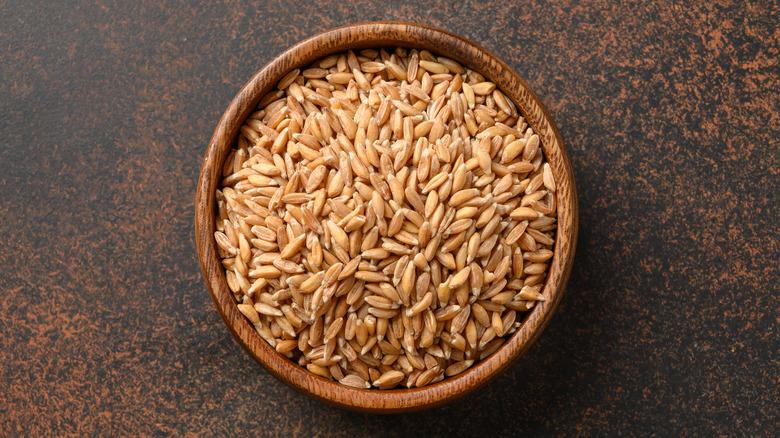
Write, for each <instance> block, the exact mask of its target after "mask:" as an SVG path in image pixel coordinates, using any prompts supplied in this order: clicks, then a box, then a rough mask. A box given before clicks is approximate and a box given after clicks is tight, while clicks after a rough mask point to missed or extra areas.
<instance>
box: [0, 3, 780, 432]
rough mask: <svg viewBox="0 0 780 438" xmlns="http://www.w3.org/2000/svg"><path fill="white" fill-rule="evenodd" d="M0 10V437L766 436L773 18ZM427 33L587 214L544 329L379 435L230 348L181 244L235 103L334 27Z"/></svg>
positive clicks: (215, 6) (596, 8)
mask: <svg viewBox="0 0 780 438" xmlns="http://www.w3.org/2000/svg"><path fill="white" fill-rule="evenodd" d="M635 3H637V2H629V3H626V4H618V3H617V2H609V1H585V2H573V1H563V2H555V3H554V4H548V3H545V2H537V1H531V2H522V3H520V2H518V3H513V2H499V1H467V2H464V3H462V4H458V5H457V6H456V5H453V4H450V3H448V2H418V1H413V2H412V1H410V2H397V1H396V2H390V3H388V4H386V3H384V2H376V1H371V2H368V1H363V0H358V1H356V2H355V3H354V4H352V3H348V2H334V3H329V2H325V1H317V0H315V1H294V2H279V1H268V2H265V1H252V2H230V1H108V0H97V1H84V0H73V1H67V2H62V4H53V3H51V2H46V1H40V0H26V1H24V2H11V1H5V0H0V218H2V220H0V242H2V243H0V248H2V250H1V251H0V267H2V271H1V272H0V292H1V293H0V333H2V336H0V435H7V436H20V435H24V436H64V435H80V436H93V435H107V436H118V435H158V436H168V435H185V434H187V435H188V434H197V435H217V436H220V435H223V436H224V435H231V436H234V435H237V434H238V435H257V436H282V437H291V436H292V437H295V436H305V437H308V436H351V437H354V436H408V435H409V434H410V432H411V431H414V432H415V434H416V433H420V434H425V435H426V436H450V435H458V436H460V435H463V436H480V435H483V434H484V433H486V432H490V434H491V435H493V436H518V435H527V436H603V435H610V436H615V435H639V436H648V435H653V434H655V435H657V436H719V435H736V436H743V435H744V436H755V435H766V436H777V435H778V434H780V395H779V391H780V390H778V387H780V381H779V378H780V377H779V376H780V333H779V332H780V330H779V329H780V311H779V310H778V309H780V290H779V286H778V285H779V284H780V268H779V267H778V265H779V264H780V262H778V261H779V260H780V226H779V225H778V223H780V213H779V212H780V199H778V198H779V194H780V176H779V175H778V169H780V153H779V152H780V150H779V149H780V143H779V142H778V137H779V136H780V78H778V72H779V71H780V69H779V68H778V67H779V66H778V58H780V53H778V52H779V50H780V30H778V29H779V28H778V22H780V6H779V5H778V3H777V2H776V1H748V2H737V1H734V2H727V1H716V2H706V3H709V4H701V5H700V4H699V3H705V2H690V1H679V2H638V4H635ZM376 19H399V20H410V21H417V22H422V23H427V24H431V25H435V26H439V27H442V28H445V29H447V30H450V31H454V32H456V33H459V34H461V35H463V36H465V37H467V38H470V39H472V40H473V41H475V42H477V43H479V44H481V45H483V46H485V47H487V48H488V49H490V50H492V51H493V52H494V53H496V54H497V55H498V56H500V57H501V58H503V59H504V60H506V61H507V62H508V63H509V64H510V65H511V66H512V67H514V68H515V69H516V70H517V71H518V72H519V73H520V75H521V76H523V77H524V78H525V79H526V80H527V81H528V82H529V83H530V85H531V86H532V87H533V88H534V89H535V91H536V93H537V94H538V95H539V96H540V97H541V98H542V100H543V101H544V102H545V103H546V105H547V107H548V109H549V110H550V112H551V113H552V115H553V117H554V118H555V120H556V122H557V124H558V127H559V128H560V131H561V134H562V136H563V138H564V141H565V142H566V144H567V146H568V148H569V151H570V154H571V157H572V161H573V165H574V169H575V172H576V179H577V185H578V187H577V188H578V191H579V196H580V212H581V216H580V239H579V245H578V252H577V258H576V262H575V266H574V271H573V273H572V276H571V279H570V281H569V287H568V290H567V294H566V296H565V297H564V299H563V302H562V304H561V306H560V308H559V310H558V312H557V313H556V315H555V316H554V317H553V319H552V322H551V324H550V325H549V326H548V328H547V330H546V331H545V333H544V334H543V335H542V336H541V338H540V339H539V340H538V342H537V343H536V344H535V345H534V346H533V347H532V348H531V349H530V350H529V352H528V353H527V354H526V355H525V356H524V357H523V358H522V359H521V360H520V361H519V362H517V363H516V364H515V365H514V366H513V367H512V368H510V369H509V371H508V372H506V373H505V374H504V375H503V376H502V377H500V378H498V379H497V380H496V381H494V382H493V383H491V384H490V385H488V386H487V387H485V388H483V389H482V390H480V391H479V392H477V393H475V394H474V395H472V396H470V397H467V398H465V399H463V400H461V401H458V402H455V403H453V404H450V405H448V406H445V407H442V408H438V409H435V410H432V411H427V412H422V413H417V414H412V415H402V416H389V417H375V416H371V415H365V414H355V413H351V412H345V411H341V410H338V409H335V408H331V407H327V406H324V405H321V404H319V403H317V402H314V401H311V400H309V399H307V398H305V397H303V396H301V395H299V394H297V393H295V392H294V391H292V390H290V389H289V388H287V387H286V386H284V385H283V384H281V383H279V382H278V381H277V380H275V379H274V378H273V377H271V376H270V375H269V374H268V373H266V372H265V371H264V370H263V369H262V368H260V366H259V365H257V364H256V363H255V362H253V361H252V360H251V359H250V358H249V356H248V355H246V354H245V353H244V352H243V351H242V350H241V349H240V348H239V347H238V345H237V344H236V343H235V342H234V341H233V340H232V338H231V336H230V334H229V332H228V330H227V329H226V328H225V327H224V325H223V323H222V321H221V320H220V318H219V316H218V314H217V312H216V311H215V310H214V308H213V306H212V303H211V299H210V297H209V295H208V292H207V291H206V288H205V285H204V282H203V279H202V277H201V274H200V269H199V266H198V262H197V255H196V252H195V244H194V225H193V218H194V208H193V202H194V198H195V186H196V180H197V176H198V170H199V166H200V163H201V157H202V155H203V153H204V151H205V147H206V144H207V142H208V140H209V137H210V136H211V133H212V132H213V129H214V127H215V125H216V123H217V120H218V119H219V117H220V116H221V114H222V111H223V110H224V109H225V108H226V107H227V105H228V103H229V102H230V100H231V99H232V97H233V96H234V95H235V93H236V92H237V91H238V90H239V88H240V87H241V85H243V83H244V82H245V81H246V80H248V79H249V78H250V77H251V75H252V74H253V73H254V72H255V71H256V70H257V69H259V68H260V67H261V66H262V65H264V64H265V63H266V62H268V61H269V60H270V59H271V58H272V57H273V56H274V55H276V54H278V53H279V52H281V51H282V50H284V49H285V48H287V47H289V46H290V45H291V44H293V43H295V42H297V41H299V40H301V39H303V38H305V37H307V36H310V35H312V34H314V33H316V32H319V31H323V30H326V29H328V28H332V27H335V26H338V25H342V24H348V23H354V22H359V21H365V20H376Z"/></svg>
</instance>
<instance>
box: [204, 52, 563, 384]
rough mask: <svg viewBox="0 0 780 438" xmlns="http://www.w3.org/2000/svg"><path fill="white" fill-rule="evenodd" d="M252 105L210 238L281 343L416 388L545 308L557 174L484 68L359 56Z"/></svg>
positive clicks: (339, 374) (320, 66) (350, 379)
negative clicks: (527, 314) (255, 107)
mask: <svg viewBox="0 0 780 438" xmlns="http://www.w3.org/2000/svg"><path fill="white" fill-rule="evenodd" d="M258 108H259V110H258V111H257V112H255V113H253V114H252V115H251V116H250V117H249V119H248V120H247V121H246V123H245V124H244V125H243V126H242V127H241V135H240V136H239V139H238V142H237V145H236V148H235V149H234V150H233V151H232V152H231V154H230V156H229V157H228V158H227V159H226V161H225V166H224V169H223V177H224V179H223V180H222V184H221V187H220V188H219V190H218V191H217V204H218V213H217V214H218V217H217V221H216V226H217V231H216V232H215V233H214V237H215V239H216V243H217V245H218V247H219V252H220V256H221V258H222V264H223V266H224V268H225V273H226V276H227V283H228V286H229V288H230V290H231V291H232V292H233V293H234V296H235V298H236V300H237V301H238V308H239V310H240V311H241V312H242V313H243V314H244V315H245V316H246V317H247V318H248V319H249V321H251V323H252V324H254V327H255V328H256V330H257V332H258V333H259V334H260V336H262V337H263V338H264V339H265V340H266V341H267V342H268V343H269V344H270V345H271V346H272V347H274V348H275V349H276V351H278V352H280V353H282V354H284V355H286V356H287V357H289V358H291V359H292V360H295V361H297V362H298V363H299V364H300V365H302V366H304V367H306V368H308V369H309V370H310V371H311V372H312V373H314V374H317V375H320V376H323V377H326V378H332V379H336V380H338V381H339V382H341V383H342V384H344V385H348V386H352V387H357V388H370V387H376V388H381V389H387V388H393V387H397V386H404V387H420V386H424V385H428V384H431V383H434V382H437V381H440V380H442V379H444V378H445V377H447V376H453V375H456V374H459V373H461V372H463V371H465V370H466V369H468V368H469V367H470V366H472V365H473V364H474V363H475V362H477V361H479V360H480V359H483V358H485V357H486V356H488V355H490V354H491V353H493V352H494V351H496V349H497V348H498V347H499V346H500V345H501V344H502V343H503V342H504V340H505V339H506V338H507V337H508V335H509V334H511V333H513V332H515V331H516V330H517V328H518V327H519V326H520V324H521V321H522V318H523V313H522V312H526V311H528V310H530V309H531V308H533V307H534V305H535V303H536V302H537V301H543V300H544V297H543V296H542V294H541V293H540V292H541V290H542V287H543V284H544V281H545V278H546V273H547V270H548V264H549V261H550V259H551V257H552V255H553V253H552V247H553V243H554V233H555V229H556V210H555V208H556V201H555V179H554V178H553V174H552V171H551V169H550V165H549V164H548V163H546V162H545V160H544V157H543V154H542V148H541V147H540V144H539V137H538V135H536V134H535V133H534V132H533V131H532V130H531V129H530V128H529V127H528V126H527V123H525V121H524V119H523V117H522V116H520V115H519V114H518V112H517V109H516V108H515V106H514V104H513V103H512V101H511V100H509V99H507V98H506V96H504V95H503V94H502V93H501V91H499V90H498V89H497V88H496V86H495V84H493V83H492V82H489V81H488V80H486V79H485V78H484V77H482V76H481V75H480V74H479V73H477V72H475V71H472V70H469V69H467V68H464V67H462V66H461V65H459V64H458V63H457V62H455V61H452V60H450V59H447V58H443V57H437V56H434V55H433V54H432V53H430V52H428V51H425V50H422V51H418V50H407V49H401V48H399V49H395V51H393V52H392V53H391V52H388V51H386V50H384V49H381V50H363V51H361V52H359V53H354V52H351V51H350V52H348V53H343V54H336V55H331V56H328V57H326V58H324V59H321V60H319V61H318V62H315V63H314V64H313V65H311V66H310V67H309V68H307V69H305V70H299V69H296V70H293V71H291V72H290V73H289V74H287V75H286V76H285V77H284V78H283V79H282V80H281V81H280V82H279V84H278V89H276V90H274V91H272V92H270V93H268V94H267V95H266V96H265V97H264V98H263V99H262V100H261V102H260V103H259V105H258Z"/></svg>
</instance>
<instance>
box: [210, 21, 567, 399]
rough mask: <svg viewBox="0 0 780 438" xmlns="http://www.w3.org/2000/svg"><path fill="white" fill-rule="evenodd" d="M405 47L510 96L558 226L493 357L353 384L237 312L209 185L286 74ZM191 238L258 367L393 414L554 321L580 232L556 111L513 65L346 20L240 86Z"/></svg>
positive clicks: (482, 379) (453, 386)
mask: <svg viewBox="0 0 780 438" xmlns="http://www.w3.org/2000/svg"><path fill="white" fill-rule="evenodd" d="M392 46H401V47H407V48H418V49H428V50H430V51H432V52H433V53H436V54H439V55H442V56H446V57H449V58H452V59H455V60H456V61H458V62H461V63H462V64H463V65H464V66H468V67H470V68H472V69H474V70H476V71H478V72H480V73H481V74H483V75H484V76H485V77H486V78H488V79H490V80H492V81H494V82H495V83H496V86H497V87H498V88H499V89H501V91H502V92H504V94H505V95H507V96H508V97H510V98H511V99H512V100H513V101H514V102H515V104H516V106H517V108H518V111H519V112H520V113H521V114H522V115H523V116H524V117H525V119H526V121H527V123H528V124H529V126H530V127H531V128H533V130H534V132H535V133H537V134H538V135H539V137H540V140H541V146H542V148H543V150H544V153H545V157H546V159H547V161H548V162H549V163H550V165H551V167H552V170H553V174H554V176H555V179H556V186H557V187H556V206H557V207H556V210H557V213H558V230H557V232H556V236H555V246H554V251H553V252H554V255H553V258H552V262H551V265H550V270H549V272H548V277H547V279H546V281H545V286H544V289H543V290H542V294H543V295H544V297H545V298H546V301H541V302H538V303H537V305H536V306H535V307H534V308H533V309H532V310H531V311H529V312H528V313H527V315H525V317H524V319H523V323H522V325H521V326H520V328H518V330H517V331H516V332H515V333H514V334H513V335H512V336H511V337H509V338H508V339H507V341H506V342H504V344H503V345H502V346H501V347H500V348H499V349H498V350H497V351H496V352H494V353H493V354H492V355H490V356H489V357H488V358H486V359H484V360H480V361H479V362H476V363H475V364H474V365H473V366H472V367H471V368H470V369H468V370H467V371H465V372H463V373H461V374H459V375H457V376H453V377H447V378H445V379H443V380H442V381H440V382H438V383H436V384H432V385H429V386H424V387H422V388H411V389H392V390H378V389H356V388H351V387H347V386H344V385H341V384H340V383H338V382H336V381H333V380H328V379H325V378H323V377H319V376H316V375H314V374H313V373H311V372H310V371H308V370H307V369H305V368H303V367H301V366H299V365H298V364H297V363H295V362H293V361H291V360H289V359H287V358H286V357H284V356H283V355H281V354H280V353H277V352H276V351H275V350H274V349H273V348H272V347H271V346H270V345H269V344H268V343H267V342H265V340H263V339H262V338H261V337H260V336H259V334H258V333H257V332H256V331H255V329H254V327H253V326H252V325H251V324H250V323H249V322H248V321H247V320H246V318H244V317H243V314H241V313H240V311H239V310H238V307H237V306H236V304H237V303H236V302H235V300H234V298H233V295H232V293H231V292H230V291H229V289H228V287H227V282H226V279H225V273H224V269H223V268H222V265H221V263H220V262H219V259H218V253H217V249H216V243H215V240H214V237H213V236H214V231H215V229H216V228H215V214H214V211H215V191H216V189H217V185H218V183H219V180H220V178H219V177H216V178H210V177H209V175H210V174H211V173H212V172H219V169H221V168H222V164H223V163H224V159H225V158H226V156H227V155H228V152H229V150H230V148H231V147H232V145H233V144H235V139H236V137H237V134H238V131H239V128H240V126H241V124H242V123H243V122H244V120H245V119H246V118H247V117H248V116H249V114H250V113H251V112H252V111H253V110H254V109H255V108H256V106H257V104H258V102H259V101H260V99H261V98H262V97H263V95H265V94H266V93H267V92H268V91H270V90H271V89H273V87H275V85H276V83H277V82H278V81H279V80H280V79H281V78H282V77H283V75H284V74H286V73H287V72H289V71H291V70H292V69H294V68H297V67H301V66H305V65H308V64H310V63H311V62H313V61H315V60H317V59H320V58H322V57H324V56H327V55H329V54H332V53H337V52H342V51H345V50H348V49H359V48H378V47H392ZM195 207H196V208H195V211H196V213H195V229H196V246H197V251H198V258H199V261H200V266H201V271H202V273H203V277H204V279H205V281H206V286H207V288H208V290H209V294H210V295H211V298H212V300H213V302H214V306H215V307H216V309H217V311H218V313H219V314H220V316H221V317H222V319H223V321H224V322H225V325H227V327H228V329H229V330H230V332H231V333H232V335H233V337H234V338H235V339H236V341H237V342H238V343H239V345H241V346H242V347H243V348H244V349H245V350H246V351H247V352H248V353H249V354H250V356H252V357H253V358H254V359H255V360H257V361H258V362H259V363H260V365H262V366H263V367H264V368H265V369H266V370H267V371H268V372H270V373H271V374H272V375H274V376H275V377H277V378H278V379H279V380H281V381H282V382H284V383H286V384H287V385H289V386H291V387H292V388H294V389H296V390H297V391H299V392H301V393H303V394H305V395H307V396H310V397H312V398H314V399H316V400H319V401H322V402H325V403H328V404H331V405H335V406H338V407H342V408H347V409H351V410H357V411H367V412H374V413H397V412H408V411H414V410H421V409H427V408H431V407H434V406H439V405H442V404H444V403H448V402H451V401H454V400H456V399H458V398H460V397H463V396H465V395H466V394H468V393H471V392H473V391H474V390H476V389H478V388H480V387H482V386H483V385H485V384H486V383H488V382H489V381H490V380H492V379H494V378H495V377H497V376H498V375H499V374H501V373H502V372H503V371H504V370H505V369H506V368H507V367H509V366H510V365H512V364H513V363H514V362H515V361H516V360H517V359H518V358H519V357H520V356H521V355H522V354H523V353H525V351H526V350H527V349H528V348H529V347H530V346H531V345H532V344H533V343H534V341H535V340H536V339H537V338H538V337H539V335H540V334H541V332H542V331H543V329H544V327H545V326H546V325H547V323H548V322H549V320H550V317H551V316H552V314H553V313H554V311H555V309H556V308H557V306H558V304H559V303H560V301H561V297H562V296H563V292H564V289H565V286H566V283H567V281H568V278H569V275H570V272H571V266H572V262H573V259H574V251H575V247H576V241H577V233H578V205H577V195H576V187H575V184H574V175H573V171H572V166H571V162H570V159H569V155H568V152H567V150H566V148H565V146H564V143H563V139H562V137H561V135H560V132H559V131H558V128H557V127H556V125H555V122H554V121H553V119H552V117H551V116H550V114H549V112H548V111H547V109H546V107H545V106H544V104H543V103H542V102H541V100H540V99H539V98H538V97H537V96H536V94H535V93H534V92H533V90H532V89H531V87H530V86H529V85H528V84H527V83H526V82H525V80H524V79H523V78H521V77H520V76H519V75H518V74H517V73H516V72H515V71H514V70H513V69H512V68H511V67H509V66H508V65H507V64H506V63H504V62H503V61H501V60H500V59H499V58H498V57H497V56H495V55H494V54H492V53H491V52H490V51H488V50H487V49H485V48H483V47H482V46H480V45H478V44H476V43H474V42H471V41H469V40H467V39H466V38H464V37H462V36H459V35H456V34H454V33H452V32H449V31H447V30H444V29H439V28H436V27H433V26H429V25H424V24H417V23H410V22H399V21H375V22H363V23H358V24H351V25H347V26H342V27H338V28H334V29H331V30H327V31H325V32H322V33H319V34H316V35H314V36H311V37H309V38H307V39H305V40H303V41H301V42H298V43H297V44H295V45H293V46H292V47H290V48H289V49H287V50H285V51H284V52H282V53H281V54H279V55H277V56H276V57H274V58H273V59H272V60H271V61H270V62H269V63H268V64H266V65H265V66H264V67H263V68H262V69H260V70H259V71H258V72H257V73H256V74H255V75H254V76H253V77H252V78H251V79H250V80H249V81H248V82H247V83H246V84H245V85H244V86H243V87H242V88H241V90H240V91H239V92H238V94H237V95H236V96H235V98H234V99H233V100H232V101H231V103H230V105H229V106H228V108H227V110H226V111H225V112H224V114H223V115H222V117H221V118H220V121H219V123H218V125H217V128H216V129H215V131H214V134H213V135H212V137H211V140H210V141H209V144H208V148H207V151H206V154H205V157H204V160H203V163H202V166H201V171H200V176H199V180H198V187H197V194H196V204H195Z"/></svg>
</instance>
